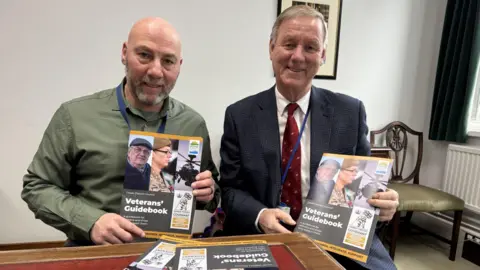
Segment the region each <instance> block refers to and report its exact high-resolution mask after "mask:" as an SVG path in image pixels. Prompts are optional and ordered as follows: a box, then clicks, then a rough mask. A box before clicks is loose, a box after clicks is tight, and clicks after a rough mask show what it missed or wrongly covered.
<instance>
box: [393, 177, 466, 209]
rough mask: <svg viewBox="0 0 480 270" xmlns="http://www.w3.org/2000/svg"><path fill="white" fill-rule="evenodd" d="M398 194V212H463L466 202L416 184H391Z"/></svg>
mask: <svg viewBox="0 0 480 270" xmlns="http://www.w3.org/2000/svg"><path fill="white" fill-rule="evenodd" d="M388 188H389V189H393V190H395V191H396V192H398V197H399V203H400V204H399V205H398V208H397V210H398V211H419V212H436V211H449V210H463V208H464V205H465V202H464V201H463V200H462V199H460V198H458V197H456V196H453V195H451V194H449V193H446V192H444V191H441V190H438V189H434V188H430V187H426V186H422V185H415V184H401V183H389V184H388Z"/></svg>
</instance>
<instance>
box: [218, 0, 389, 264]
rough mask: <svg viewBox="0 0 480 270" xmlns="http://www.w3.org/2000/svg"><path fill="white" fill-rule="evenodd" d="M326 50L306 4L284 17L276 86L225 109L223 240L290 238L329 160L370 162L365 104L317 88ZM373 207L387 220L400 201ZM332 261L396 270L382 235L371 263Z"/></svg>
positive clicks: (275, 44)
mask: <svg viewBox="0 0 480 270" xmlns="http://www.w3.org/2000/svg"><path fill="white" fill-rule="evenodd" d="M326 44H327V32H326V24H325V21H324V19H323V16H322V14H320V13H319V12H317V11H316V10H314V9H312V8H309V7H307V6H304V5H299V6H293V7H291V8H289V9H287V10H285V11H284V12H283V13H282V14H281V15H279V17H278V18H277V20H276V22H275V24H274V26H273V28H272V34H271V36H270V45H269V50H270V59H271V61H272V66H273V70H274V73H275V78H276V84H275V85H274V86H273V87H272V88H270V89H269V90H266V91H263V92H260V93H259V94H256V95H253V96H250V97H247V98H245V99H242V100H240V101H238V102H236V103H234V104H232V105H230V106H229V107H228V108H227V110H226V112H225V122H224V134H223V136H222V141H221V147H220V156H221V164H220V175H221V180H220V186H221V188H222V208H223V210H224V211H225V213H226V219H225V223H224V233H225V234H227V235H240V234H256V233H288V232H291V231H292V230H293V228H294V226H295V220H296V219H297V218H298V214H299V211H300V210H301V207H302V206H301V205H302V201H304V200H305V198H306V196H307V194H308V191H309V188H310V179H314V175H315V172H316V169H317V167H318V164H319V162H320V159H321V157H322V155H323V153H325V152H330V153H338V154H346V155H362V156H368V155H370V147H369V143H368V141H367V138H366V136H367V133H368V127H367V124H366V114H365V108H364V105H363V103H362V102H361V101H359V100H357V99H354V98H352V97H349V96H346V95H343V94H337V93H333V92H330V91H328V90H325V89H320V88H316V87H314V86H312V79H313V78H314V76H315V74H316V73H317V71H318V69H319V67H320V66H321V64H322V63H323V62H324V60H325V49H326ZM286 130H287V131H286ZM298 138H299V139H298ZM298 143H299V144H298ZM295 144H297V145H299V146H297V147H295V146H294V145H295ZM287 163H289V164H290V166H289V165H287ZM285 168H289V169H285ZM313 181H314V180H313ZM369 203H370V204H371V205H373V206H375V207H378V208H380V216H379V219H380V221H388V220H390V219H391V218H392V217H393V214H394V213H395V210H396V207H397V205H398V194H397V193H396V192H395V191H393V190H387V191H386V192H382V193H377V194H375V195H374V197H373V198H372V200H370V201H369ZM280 206H281V207H280ZM332 255H333V256H334V257H335V258H336V259H337V260H338V261H339V262H340V263H341V264H342V265H344V266H345V267H346V268H347V269H352V268H353V269H362V268H367V269H396V268H395V265H394V264H393V262H392V260H391V259H390V257H389V256H388V253H387V252H386V250H385V248H384V247H383V245H382V244H381V242H380V241H379V239H378V237H377V236H375V237H374V240H373V242H372V247H371V250H370V253H369V256H368V260H367V263H365V264H362V263H357V262H354V261H352V260H350V259H348V258H346V257H343V256H339V255H336V254H333V253H332Z"/></svg>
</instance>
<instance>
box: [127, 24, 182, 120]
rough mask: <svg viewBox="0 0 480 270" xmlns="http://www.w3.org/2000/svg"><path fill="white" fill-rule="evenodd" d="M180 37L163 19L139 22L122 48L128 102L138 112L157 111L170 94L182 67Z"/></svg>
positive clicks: (133, 27)
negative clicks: (139, 110)
mask: <svg viewBox="0 0 480 270" xmlns="http://www.w3.org/2000/svg"><path fill="white" fill-rule="evenodd" d="M182 61H183V60H182V54H181V42H180V35H179V34H178V32H177V31H176V30H175V28H174V27H173V26H172V25H171V24H170V23H168V22H167V21H165V20H164V19H162V18H157V17H147V18H143V19H141V20H139V21H137V22H136V23H135V24H134V25H133V26H132V28H131V30H130V33H129V34H128V40H127V41H126V42H125V43H124V44H123V47H122V63H123V64H124V65H125V67H126V77H127V84H126V86H125V95H126V97H127V100H128V101H129V102H130V103H132V104H133V105H134V106H135V107H137V108H138V109H143V110H146V111H157V110H159V109H160V108H161V106H162V104H163V100H164V99H165V98H166V97H167V96H168V95H169V94H170V92H171V91H172V89H173V87H174V86H175V83H176V81H177V78H178V75H179V73H180V65H181V64H182Z"/></svg>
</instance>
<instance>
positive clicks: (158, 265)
mask: <svg viewBox="0 0 480 270" xmlns="http://www.w3.org/2000/svg"><path fill="white" fill-rule="evenodd" d="M195 242H196V241H194V240H189V239H185V238H184V239H182V238H176V237H170V236H166V235H163V236H161V237H160V239H159V240H157V241H156V242H154V244H153V245H152V246H151V247H150V248H149V249H148V250H147V251H145V252H144V253H143V254H142V255H140V256H139V257H138V258H137V260H135V261H134V262H132V263H130V264H129V265H128V267H126V268H124V270H140V269H141V270H172V269H173V260H172V259H173V257H174V256H175V246H176V244H178V243H195Z"/></svg>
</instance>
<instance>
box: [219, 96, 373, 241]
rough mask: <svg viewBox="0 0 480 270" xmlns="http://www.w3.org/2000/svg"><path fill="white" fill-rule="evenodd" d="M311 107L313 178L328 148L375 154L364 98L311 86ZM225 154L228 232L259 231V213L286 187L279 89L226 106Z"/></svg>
mask: <svg viewBox="0 0 480 270" xmlns="http://www.w3.org/2000/svg"><path fill="white" fill-rule="evenodd" d="M310 108H311V109H310V116H309V117H310V121H311V122H310V132H311V134H310V135H311V137H310V138H311V139H310V141H311V145H310V149H311V150H310V153H311V156H310V179H314V176H315V172H316V170H317V167H318V164H319V162H320V159H321V158H322V155H323V153H325V152H329V153H338V154H346V155H361V156H368V155H370V145H369V143H368V141H367V137H366V136H367V133H368V128H367V123H366V114H365V108H364V105H363V103H362V102H361V101H360V100H358V99H355V98H352V97H349V96H347V95H343V94H338V93H333V92H331V91H328V90H325V89H320V88H316V87H312V89H311V96H310ZM220 156H221V163H220V176H221V178H220V182H219V183H220V187H221V189H222V208H223V210H224V211H225V213H226V219H225V223H224V233H225V234H227V235H241V234H255V233H259V231H258V230H257V228H256V226H255V220H256V218H257V215H258V213H259V211H260V210H261V209H262V208H265V207H266V208H276V207H278V205H279V203H280V191H281V188H282V187H281V161H280V160H281V151H280V134H279V125H278V117H277V104H276V98H275V87H272V88H270V89H269V90H266V91H263V92H260V93H259V94H256V95H253V96H249V97H247V98H244V99H242V100H240V101H238V102H236V103H234V104H232V105H230V106H228V107H227V110H226V112H225V122H224V134H223V136H222V140H221V146H220Z"/></svg>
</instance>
